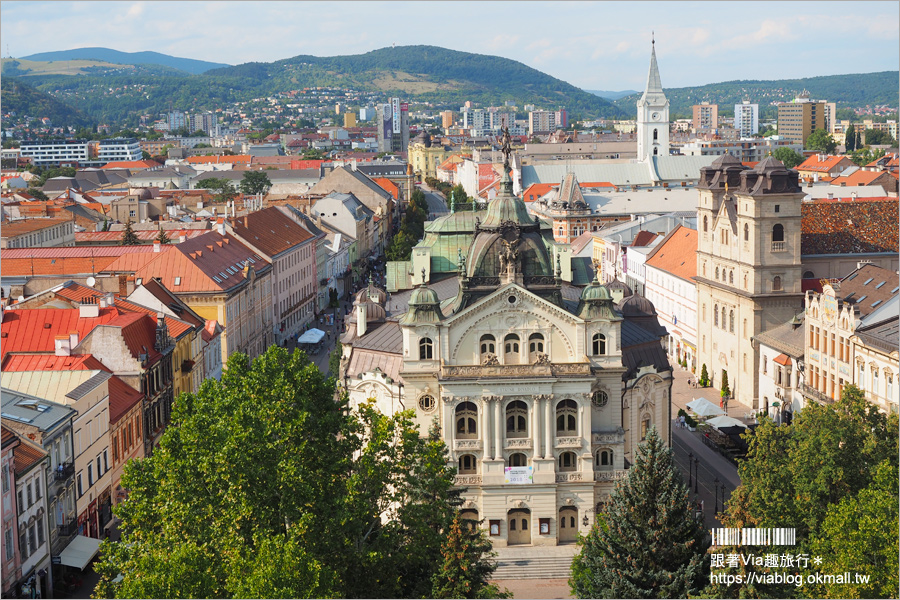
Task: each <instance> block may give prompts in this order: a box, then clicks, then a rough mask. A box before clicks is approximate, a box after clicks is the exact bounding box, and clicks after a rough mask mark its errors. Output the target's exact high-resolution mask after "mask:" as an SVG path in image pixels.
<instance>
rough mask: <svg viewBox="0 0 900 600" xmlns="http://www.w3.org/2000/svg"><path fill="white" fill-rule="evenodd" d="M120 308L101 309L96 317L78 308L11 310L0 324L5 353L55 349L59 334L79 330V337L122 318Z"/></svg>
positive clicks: (4, 354) (6, 312)
mask: <svg viewBox="0 0 900 600" xmlns="http://www.w3.org/2000/svg"><path fill="white" fill-rule="evenodd" d="M120 315H121V313H120V312H119V310H118V309H116V308H101V309H100V314H99V316H97V317H93V318H87V317H86V318H82V317H80V316H79V310H78V309H77V308H28V309H18V310H7V311H5V312H4V313H3V324H2V325H0V338H2V342H3V343H2V346H3V347H2V356H3V357H5V356H6V355H7V354H8V353H10V352H55V350H56V343H55V340H56V336H58V335H69V333H71V332H76V333H78V339H79V340H83V339H84V336H86V335H87V334H88V333H90V332H91V330H93V329H94V327H97V326H98V325H103V324H105V323H108V322H110V321H112V320H113V319H115V318H117V317H119V316H120Z"/></svg>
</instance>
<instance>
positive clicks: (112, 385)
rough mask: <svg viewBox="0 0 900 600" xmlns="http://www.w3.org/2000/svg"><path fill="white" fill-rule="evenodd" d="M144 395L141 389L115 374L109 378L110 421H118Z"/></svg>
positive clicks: (111, 422)
mask: <svg viewBox="0 0 900 600" xmlns="http://www.w3.org/2000/svg"><path fill="white" fill-rule="evenodd" d="M143 397H144V395H143V394H141V393H140V392H139V391H137V390H136V389H134V388H133V387H131V386H130V385H128V384H127V383H125V382H124V381H122V380H121V379H119V378H118V377H116V376H115V375H113V376H112V377H110V378H109V422H110V424H113V423H117V422H118V421H119V419H121V418H122V417H123V416H124V415H125V414H126V413H127V412H128V411H129V410H131V409H132V408H134V405H135V404H139V403H140V402H141V399H142V398H143Z"/></svg>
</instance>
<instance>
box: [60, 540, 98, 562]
mask: <svg viewBox="0 0 900 600" xmlns="http://www.w3.org/2000/svg"><path fill="white" fill-rule="evenodd" d="M99 550H100V540H95V539H94V538H89V537H86V536H83V535H76V536H75V537H74V538H72V541H71V542H69V545H68V546H66V549H65V550H63V551H62V554H60V555H59V559H60V560H59V562H60V564H63V565H66V566H67V567H75V568H76V569H79V570H82V569H84V568H85V567H86V566H88V563H89V562H91V560H92V559H93V558H94V557H95V556H97V552H98V551H99Z"/></svg>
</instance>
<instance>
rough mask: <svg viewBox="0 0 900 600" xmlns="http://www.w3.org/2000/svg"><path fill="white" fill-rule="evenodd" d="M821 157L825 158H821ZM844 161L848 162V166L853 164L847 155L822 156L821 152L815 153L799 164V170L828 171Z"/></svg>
mask: <svg viewBox="0 0 900 600" xmlns="http://www.w3.org/2000/svg"><path fill="white" fill-rule="evenodd" d="M820 157H821V158H822V159H824V160H820ZM842 162H843V163H846V164H847V166H850V165H851V164H852V161H851V160H850V159H849V158H847V157H846V156H830V155H825V156H821V155H819V154H813V155H812V156H810V157H809V158H807V159H806V160H804V161H803V162H802V163H800V165H799V166H797V170H798V171H817V172H828V171H831V170H832V169H834V168H836V167H838V166H839V165H840V163H842Z"/></svg>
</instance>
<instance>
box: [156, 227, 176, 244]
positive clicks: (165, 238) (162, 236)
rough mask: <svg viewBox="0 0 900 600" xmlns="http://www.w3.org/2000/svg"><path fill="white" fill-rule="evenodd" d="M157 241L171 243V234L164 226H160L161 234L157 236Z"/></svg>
mask: <svg viewBox="0 0 900 600" xmlns="http://www.w3.org/2000/svg"><path fill="white" fill-rule="evenodd" d="M155 241H156V242H158V243H160V244H168V243H170V242H171V241H172V240H170V239H169V236H167V235H166V232H165V230H164V229H163V228H162V227H160V228H159V235H158V236H156V240H155Z"/></svg>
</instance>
